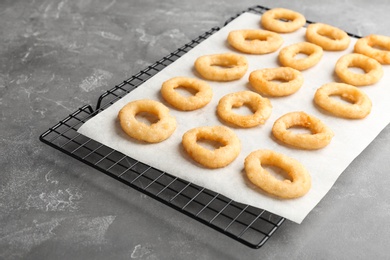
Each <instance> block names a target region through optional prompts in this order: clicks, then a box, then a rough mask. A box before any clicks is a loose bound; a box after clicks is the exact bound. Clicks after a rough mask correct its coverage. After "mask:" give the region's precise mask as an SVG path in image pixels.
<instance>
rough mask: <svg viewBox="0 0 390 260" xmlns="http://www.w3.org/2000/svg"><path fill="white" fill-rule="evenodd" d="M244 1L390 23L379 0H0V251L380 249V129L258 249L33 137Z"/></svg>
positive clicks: (53, 254)
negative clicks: (321, 193) (316, 198)
mask: <svg viewBox="0 0 390 260" xmlns="http://www.w3.org/2000/svg"><path fill="white" fill-rule="evenodd" d="M255 4H261V5H264V6H268V7H271V8H272V7H279V6H282V7H286V8H291V9H294V10H297V11H299V12H301V13H302V14H304V15H305V16H306V18H307V19H308V20H312V21H318V22H326V23H331V24H333V25H334V26H337V27H340V28H342V29H344V30H346V31H348V32H351V33H354V34H357V35H366V34H369V33H377V34H383V35H390V26H389V25H390V22H389V13H390V7H389V4H390V3H389V2H388V1H386V0H372V1H363V0H360V1H336V0H332V1H309V0H305V1H260V2H259V1H249V0H241V1H214V2H207V3H205V2H201V3H200V2H199V1H195V0H191V1H178V0H169V1H151V0H146V1H145V0H143V1H141V0H138V1H135V0H132V1H130V0H129V1H125V0H108V1H103V0H96V1H90V0H80V1H66V0H53V1H46V0H45V1H43V0H35V1H22V0H15V1H2V2H1V3H0V106H1V125H0V133H1V139H0V146H1V150H0V152H1V156H0V163H1V164H0V165H1V166H0V168H1V177H0V180H1V181H0V220H1V226H0V258H2V259H18V258H27V259H86V258H93V259H111V258H113V259H132V258H134V259H218V258H220V259H260V258H261V259H264V258H265V259H283V258H289V259H368V258H372V257H375V256H376V257H377V258H380V259H385V258H388V257H389V253H390V248H389V240H390V234H389V227H390V220H389V219H390V200H389V193H390V188H389V187H390V186H389V185H388V184H387V183H388V181H389V176H388V172H389V169H390V160H389V159H388V156H389V155H388V154H389V152H390V150H389V149H390V148H389V147H390V127H386V128H385V129H384V130H383V131H382V133H381V134H380V135H379V136H378V137H377V138H376V139H375V140H374V141H373V143H372V144H371V145H370V146H368V147H367V149H366V150H365V151H364V152H363V153H362V154H361V155H359V156H358V157H357V158H356V160H354V161H353V162H352V164H351V165H350V166H349V167H348V168H347V169H346V170H345V172H344V173H343V174H342V175H341V177H340V178H339V179H338V181H337V182H336V184H335V185H334V186H333V188H332V189H331V191H330V192H329V193H328V194H327V196H326V197H325V198H324V199H323V200H322V201H321V202H320V203H319V205H318V206H317V207H316V208H315V209H314V210H313V211H312V212H311V213H310V214H309V216H308V217H307V218H306V219H305V221H304V222H303V223H302V224H301V225H298V224H294V223H292V222H290V221H286V222H285V223H284V224H283V225H282V226H281V228H280V229H278V230H277V232H276V233H275V234H274V235H273V236H272V237H271V239H270V240H269V241H268V242H267V243H266V244H265V245H264V246H263V247H262V248H260V249H259V250H254V249H250V248H248V247H246V246H244V245H242V244H239V243H237V242H235V241H233V240H232V239H230V238H228V237H226V236H224V235H221V234H219V233H217V232H215V231H214V230H212V229H210V228H208V227H206V226H204V225H202V224H200V223H198V222H196V221H193V220H192V219H190V218H188V217H187V216H185V215H182V214H179V213H177V212H176V211H174V210H172V209H170V208H168V207H166V206H164V205H163V204H161V203H159V202H157V201H155V200H153V199H150V198H149V197H147V196H146V195H143V194H141V193H139V192H137V191H135V190H132V189H129V188H128V187H126V186H125V185H123V184H121V183H119V182H117V181H115V180H113V179H111V178H110V177H108V176H106V175H104V174H101V173H100V172H98V171H96V170H94V169H92V168H90V167H88V166H86V165H84V164H82V163H80V162H78V161H76V160H74V159H72V158H70V157H68V156H65V155H64V154H62V153H60V152H58V151H56V150H54V149H52V148H50V147H48V146H46V145H44V144H43V143H41V142H39V140H38V136H39V135H40V134H41V133H43V132H44V131H45V130H47V129H48V127H50V126H52V125H54V124H55V123H57V122H58V121H59V120H60V119H62V118H64V117H66V116H67V115H68V114H69V113H71V112H73V111H74V110H76V109H78V108H79V107H81V106H83V105H85V104H92V105H94V104H95V103H96V99H97V98H98V97H99V96H100V94H102V93H103V92H104V91H105V90H106V89H109V88H111V87H113V86H114V85H116V84H118V83H120V82H121V81H122V80H125V79H127V78H129V77H130V76H131V75H133V74H135V73H137V72H138V71H140V70H141V69H144V68H145V67H146V66H148V65H150V64H152V63H154V62H155V61H156V60H159V59H160V58H162V57H163V56H165V55H167V54H169V53H170V52H172V51H174V50H176V49H177V48H179V47H181V46H182V45H184V44H185V43H187V42H189V41H190V40H191V39H193V38H195V37H197V36H198V35H199V34H201V33H203V32H205V31H207V30H209V29H210V28H211V27H214V26H221V25H223V23H224V21H225V20H227V19H228V18H229V17H231V16H232V15H234V14H236V13H237V12H239V11H241V10H244V9H246V8H247V7H250V6H253V5H255ZM384 113H389V111H384Z"/></svg>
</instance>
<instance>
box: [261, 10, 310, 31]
mask: <svg viewBox="0 0 390 260" xmlns="http://www.w3.org/2000/svg"><path fill="white" fill-rule="evenodd" d="M282 20H287V22H284V21H282ZM260 22H261V25H262V26H263V27H264V28H265V29H266V30H270V31H273V32H277V33H290V32H295V31H296V30H298V29H299V28H301V27H302V26H303V25H305V23H306V19H305V17H304V16H303V15H302V14H300V13H298V12H295V11H292V10H289V9H284V8H274V9H271V10H268V11H266V12H265V13H264V14H263V15H262V16H261V20H260Z"/></svg>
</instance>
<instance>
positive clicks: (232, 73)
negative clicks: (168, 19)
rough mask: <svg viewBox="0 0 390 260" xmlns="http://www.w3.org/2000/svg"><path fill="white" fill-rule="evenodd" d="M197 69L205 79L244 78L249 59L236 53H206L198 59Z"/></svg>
mask: <svg viewBox="0 0 390 260" xmlns="http://www.w3.org/2000/svg"><path fill="white" fill-rule="evenodd" d="M195 69H196V71H198V73H199V74H200V75H201V76H202V77H203V78H205V79H208V80H213V81H232V80H237V79H240V78H242V76H244V74H245V73H246V71H247V70H248V61H247V59H246V58H245V57H244V56H242V55H238V54H234V53H222V54H213V55H205V56H201V57H199V58H197V59H196V61H195Z"/></svg>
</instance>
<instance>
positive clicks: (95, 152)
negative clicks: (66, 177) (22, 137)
mask: <svg viewBox="0 0 390 260" xmlns="http://www.w3.org/2000/svg"><path fill="white" fill-rule="evenodd" d="M266 10H268V8H266V7H262V6H255V7H251V8H249V9H248V10H246V11H244V12H252V13H257V14H262V13H264V12H265V11H266ZM238 15H239V14H238ZM238 15H237V16H238ZM237 16H235V17H237ZM235 17H232V18H231V19H229V20H228V21H226V23H225V25H226V24H227V23H229V22H230V21H232V20H233V19H234V18H235ZM219 29H220V28H219V27H215V28H212V29H211V30H209V31H208V32H206V33H204V34H202V35H200V36H199V37H198V38H196V39H194V40H192V41H191V42H189V43H188V44H186V45H184V46H183V47H181V48H179V49H177V50H176V51H174V52H172V53H171V54H169V55H168V56H166V57H164V58H163V59H161V60H159V61H157V62H156V63H154V64H153V65H151V66H149V67H147V68H146V69H144V70H142V71H141V72H139V73H138V74H136V75H134V76H132V77H131V78H130V79H128V80H125V81H123V82H122V83H121V84H119V85H117V86H115V87H114V88H112V89H110V90H108V91H106V92H105V93H104V94H102V95H101V96H100V97H99V99H98V101H97V105H96V108H95V109H94V108H93V107H92V106H90V105H86V106H83V107H81V108H79V109H78V110H77V111H75V112H73V113H72V114H71V115H69V116H68V117H66V118H65V119H63V120H61V121H60V122H59V123H57V124H56V125H54V126H53V127H50V128H49V130H47V131H46V132H44V133H43V134H42V135H41V136H40V140H41V141H42V142H43V143H45V144H48V145H49V146H51V147H53V148H55V149H57V150H59V151H61V152H63V153H65V154H67V155H69V156H71V157H73V158H75V159H77V160H79V161H81V162H83V163H85V164H87V165H90V166H92V167H93V168H95V169H97V170H99V171H101V172H103V173H105V174H107V175H109V176H111V177H112V178H114V179H116V180H118V181H120V182H122V183H124V184H126V185H128V186H129V187H131V188H134V189H136V190H138V191H140V192H142V193H144V194H147V195H149V196H150V197H152V198H154V199H156V200H158V201H160V202H162V203H164V204H166V205H168V206H170V207H171V208H173V209H175V210H177V211H179V212H181V213H184V214H185V215H187V216H189V217H191V218H193V219H195V220H197V221H199V222H201V223H203V224H205V225H207V226H209V227H211V228H213V229H215V230H217V231H218V232H221V233H222V234H225V235H227V236H229V237H231V238H233V239H235V240H237V241H239V242H241V243H243V244H245V245H247V246H249V247H252V248H260V247H261V246H262V245H264V243H265V242H266V241H267V240H268V239H269V238H270V237H271V235H272V234H273V233H274V232H275V231H276V230H277V229H278V228H279V227H280V225H281V224H282V223H283V221H284V220H285V219H284V218H283V217H280V216H278V215H275V214H272V213H270V212H268V211H265V210H263V209H259V208H255V207H252V206H249V205H244V204H241V203H238V202H235V201H233V200H231V199H229V198H227V197H225V196H223V195H221V194H218V193H215V192H213V191H211V190H208V189H205V188H203V187H200V186H198V185H195V184H193V183H190V182H187V181H185V180H182V179H180V178H177V177H174V176H172V175H170V174H169V173H168V172H163V171H161V170H159V169H156V168H153V167H151V166H149V165H146V164H144V163H142V162H141V161H137V160H135V159H133V158H131V157H128V156H126V155H124V154H122V153H120V152H118V151H116V150H114V149H112V148H109V147H107V146H105V145H103V144H101V143H99V142H97V141H95V140H93V139H90V138H88V137H86V136H84V135H82V134H80V133H78V132H77V129H79V128H80V126H81V125H82V124H84V123H85V122H86V121H88V120H89V119H91V118H92V117H93V116H95V115H96V114H98V113H99V112H101V111H103V110H104V109H106V108H107V107H109V106H110V105H112V104H113V103H115V102H116V101H117V100H119V99H121V98H122V97H123V96H125V95H126V94H128V93H130V92H131V91H132V90H134V89H135V88H137V87H138V86H140V85H141V84H142V83H144V82H145V81H147V80H148V79H149V78H151V77H152V76H153V75H155V74H156V73H158V72H159V71H161V70H162V69H164V68H165V67H167V66H168V65H170V64H172V63H173V62H175V60H177V59H178V58H180V57H181V56H183V55H184V54H185V53H187V52H188V51H189V50H191V49H192V48H194V47H195V46H196V45H198V44H199V43H200V42H202V41H204V40H205V39H207V38H208V37H209V36H210V35H212V34H214V33H215V32H217V31H218V30H219Z"/></svg>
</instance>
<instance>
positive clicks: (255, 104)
mask: <svg viewBox="0 0 390 260" xmlns="http://www.w3.org/2000/svg"><path fill="white" fill-rule="evenodd" d="M243 105H248V106H249V107H250V108H251V110H252V111H253V114H251V115H240V114H237V113H234V112H233V111H232V108H237V107H241V106H243ZM271 112H272V105H271V102H270V101H269V99H267V98H263V97H262V96H260V95H259V94H257V93H255V92H252V91H240V92H236V93H230V94H228V95H226V96H224V97H222V98H221V99H220V100H219V103H218V106H217V113H218V116H219V117H220V118H222V119H223V120H224V121H226V122H228V123H231V124H233V125H236V126H240V127H245V128H249V127H254V126H258V125H260V124H264V123H265V121H266V120H267V119H268V118H269V117H270V115H271Z"/></svg>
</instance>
